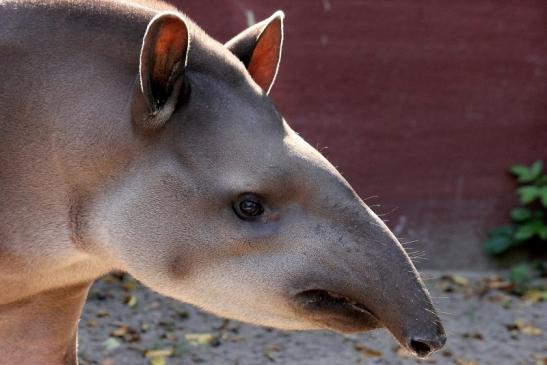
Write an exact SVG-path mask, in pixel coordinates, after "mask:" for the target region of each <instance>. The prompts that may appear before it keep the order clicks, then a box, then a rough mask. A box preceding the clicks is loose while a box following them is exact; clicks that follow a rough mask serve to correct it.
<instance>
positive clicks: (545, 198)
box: [539, 186, 547, 208]
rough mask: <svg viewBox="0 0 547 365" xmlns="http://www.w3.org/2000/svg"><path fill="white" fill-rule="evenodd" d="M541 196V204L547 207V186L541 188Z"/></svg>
mask: <svg viewBox="0 0 547 365" xmlns="http://www.w3.org/2000/svg"><path fill="white" fill-rule="evenodd" d="M539 196H540V198H541V205H543V207H544V208H547V186H544V187H542V188H540V189H539Z"/></svg>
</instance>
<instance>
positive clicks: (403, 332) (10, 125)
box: [0, 0, 445, 365]
mask: <svg viewBox="0 0 547 365" xmlns="http://www.w3.org/2000/svg"><path fill="white" fill-rule="evenodd" d="M283 18H284V15H283V13H282V12H281V11H278V12H276V13H274V14H273V15H272V16H271V17H270V18H268V19H266V20H264V21H262V22H260V23H257V24H254V25H252V26H250V27H249V28H248V29H246V30H244V31H243V32H242V33H240V34H238V35H236V36H235V37H234V38H232V39H231V40H230V41H228V42H227V43H225V44H221V43H219V42H217V41H215V40H213V39H212V38H210V37H209V36H208V35H207V34H206V33H205V32H204V31H202V30H201V29H200V28H199V27H198V26H197V25H196V24H194V23H193V22H192V21H191V20H190V19H189V18H188V17H187V16H185V15H183V14H182V13H181V12H179V11H178V10H176V9H175V8H173V7H171V6H170V5H167V4H163V3H145V2H143V1H138V2H134V3H131V2H126V1H119V2H117V1H114V0H99V1H97V0H74V1H68V0H0V77H1V80H0V110H1V112H0V126H1V134H0V194H1V195H0V196H1V200H0V201H1V206H0V284H1V286H0V364H18V365H24V364H53V365H56V364H76V363H77V359H76V350H75V349H76V342H77V341H76V337H77V336H76V333H77V323H78V319H79V316H80V313H81V310H82V307H83V305H84V302H85V299H86V295H87V291H88V289H89V287H90V285H91V284H92V282H93V281H94V280H95V279H96V278H98V277H100V276H101V275H103V274H105V273H108V272H110V271H112V270H122V271H124V272H128V273H130V274H131V275H133V276H134V277H135V278H137V279H138V280H139V281H141V282H142V283H144V284H145V285H147V286H149V287H150V288H152V289H153V290H155V291H157V292H159V293H161V294H163V295H166V296H169V297H172V298H176V299H178V300H180V301H183V302H187V303H190V304H193V305H196V306H197V307H199V308H202V309H203V310H205V311H209V312H211V313H214V314H217V315H219V316H223V317H226V318H232V319H236V320H241V321H244V322H248V323H252V324H257V325H264V326H271V327H275V328H280V329H286V330H320V329H331V330H334V331H339V332H343V333H348V332H359V331H367V330H371V329H375V328H380V327H385V328H387V329H388V330H389V331H390V332H391V333H392V334H393V336H394V337H395V338H396V339H397V340H398V341H399V342H400V343H401V345H402V346H404V347H405V348H406V349H408V350H409V351H411V352H413V353H414V354H416V355H417V356H420V357H423V356H427V355H428V354H430V353H431V352H432V351H435V350H437V349H439V348H440V347H442V346H443V344H444V342H445V334H444V330H443V328H442V325H441V323H440V321H439V318H438V316H437V314H436V312H435V310H434V308H433V306H432V303H431V300H430V298H429V295H428V293H427V291H426V289H425V288H424V285H423V283H422V281H421V280H420V278H419V276H418V274H417V272H416V270H415V268H414V266H413V265H412V263H411V261H410V259H409V257H408V256H407V255H406V254H405V252H404V250H403V248H402V247H401V245H400V244H399V242H398V241H397V239H396V238H395V237H394V235H393V234H392V233H391V232H390V231H389V229H388V228H387V227H386V226H385V225H384V223H383V222H382V221H381V220H380V219H379V218H378V217H377V216H376V215H375V214H374V213H373V212H372V211H371V210H370V209H369V208H368V207H367V206H366V205H365V204H364V203H363V201H362V200H361V199H360V198H359V197H358V196H357V194H356V193H355V192H354V190H353V189H352V188H351V187H350V185H349V184H348V183H347V181H346V180H344V178H343V177H342V176H341V175H340V174H339V173H338V172H337V170H336V169H335V168H334V167H333V166H332V165H331V164H330V163H329V162H328V161H327V160H326V159H325V158H324V157H323V156H322V155H321V154H320V153H319V152H317V151H316V150H315V149H314V148H312V147H311V146H310V145H309V144H307V143H306V142H305V141H304V140H302V139H301V138H300V137H299V136H298V134H297V133H295V132H294V131H293V130H292V129H291V128H290V127H289V126H288V125H287V123H286V121H285V120H284V119H283V117H282V116H281V114H280V113H279V111H278V110H277V109H276V108H275V106H274V105H273V104H272V102H271V101H270V99H269V97H268V93H269V91H270V88H271V87H272V84H273V82H274V79H275V77H276V74H277V69H278V65H279V61H280V57H281V49H282V43H283ZM310 61H312V60H310ZM331 72H338V71H337V70H331ZM317 82H320V80H318V81H317ZM333 123H339V124H340V128H343V121H333Z"/></svg>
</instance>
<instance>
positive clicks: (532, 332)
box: [505, 319, 543, 336]
mask: <svg viewBox="0 0 547 365" xmlns="http://www.w3.org/2000/svg"><path fill="white" fill-rule="evenodd" d="M505 327H506V328H507V329H508V330H509V331H519V332H520V333H522V334H524V335H527V336H541V335H542V334H543V331H542V330H541V329H540V328H538V327H535V326H533V325H532V324H530V323H527V322H525V321H523V320H522V319H517V320H516V321H515V322H513V323H510V324H508V325H506V326H505Z"/></svg>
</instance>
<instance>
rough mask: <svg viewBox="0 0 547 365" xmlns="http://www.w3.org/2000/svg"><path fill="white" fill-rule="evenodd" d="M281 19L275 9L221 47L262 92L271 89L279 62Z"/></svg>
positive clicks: (281, 40)
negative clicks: (266, 17) (242, 66)
mask: <svg viewBox="0 0 547 365" xmlns="http://www.w3.org/2000/svg"><path fill="white" fill-rule="evenodd" d="M284 17H285V15H284V14H283V12H282V11H280V10H279V11H277V12H275V13H274V14H273V15H272V16H271V17H269V18H268V19H266V20H263V21H261V22H260V23H257V24H255V25H252V26H250V27H249V28H247V29H245V30H244V31H243V32H241V33H239V34H238V35H237V36H235V37H234V38H232V39H231V40H230V41H228V42H227V43H226V44H225V46H226V47H227V48H228V49H229V50H230V51H231V52H232V53H233V54H235V55H236V56H237V57H238V58H239V59H240V60H241V62H243V64H244V65H245V67H247V70H248V71H249V73H250V74H251V77H252V78H253V80H255V82H256V83H257V84H258V85H259V86H260V87H261V88H262V89H263V90H264V91H265V92H266V93H269V92H270V89H271V88H272V85H273V83H274V80H275V76H276V74H277V69H278V68H279V61H280V60H281V48H282V46H283V19H284Z"/></svg>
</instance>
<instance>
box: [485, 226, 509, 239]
mask: <svg viewBox="0 0 547 365" xmlns="http://www.w3.org/2000/svg"><path fill="white" fill-rule="evenodd" d="M512 235H513V227H511V226H500V227H496V228H493V229H491V230H490V232H488V237H490V238H492V237H495V236H508V237H511V236H512Z"/></svg>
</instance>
